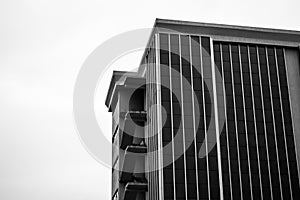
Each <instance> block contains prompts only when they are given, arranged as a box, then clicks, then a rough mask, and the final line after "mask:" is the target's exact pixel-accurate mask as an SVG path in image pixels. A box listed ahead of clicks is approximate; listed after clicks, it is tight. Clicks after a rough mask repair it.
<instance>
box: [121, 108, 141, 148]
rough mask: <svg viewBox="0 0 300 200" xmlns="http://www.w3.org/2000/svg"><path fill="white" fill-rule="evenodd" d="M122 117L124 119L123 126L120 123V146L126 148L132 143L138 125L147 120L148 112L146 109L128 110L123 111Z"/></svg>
mask: <svg viewBox="0 0 300 200" xmlns="http://www.w3.org/2000/svg"><path fill="white" fill-rule="evenodd" d="M120 118H123V119H124V123H123V126H121V124H120V128H119V131H120V136H121V138H120V148H121V149H126V147H127V146H128V145H131V144H132V141H133V137H136V136H135V129H136V126H137V125H142V124H144V123H145V122H146V121H147V113H146V112H145V111H128V112H121V113H120Z"/></svg>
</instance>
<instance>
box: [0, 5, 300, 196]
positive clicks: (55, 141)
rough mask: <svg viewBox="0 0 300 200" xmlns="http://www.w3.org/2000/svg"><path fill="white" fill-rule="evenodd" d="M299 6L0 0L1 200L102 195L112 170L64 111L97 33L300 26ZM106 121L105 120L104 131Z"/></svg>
mask: <svg viewBox="0 0 300 200" xmlns="http://www.w3.org/2000/svg"><path fill="white" fill-rule="evenodd" d="M299 5H300V3H299V0H285V1H284V0H281V1H277V0H268V1H262V0H252V1H242V0H234V1H224V0H223V1H221V0H219V1H214V0H211V1H200V0H198V1H196V0H193V1H191V0H184V1H175V0H172V1H162V0H160V1H158V0H152V1H141V0H132V1H114V0H111V1H105V2H104V1H93V0H85V1H78V0H73V1H66V0H60V1H54V0H51V1H50V0H28V1H24V0H22V1H21V0H2V1H0V95H1V96H0V136H1V138H0V199H3V200H21V199H22V200H27V199H28V200H29V199H30V200H41V199H42V200H50V199H51V200H53V199H56V200H96V199H98V200H99V199H110V182H111V180H110V173H111V170H110V169H108V168H105V167H103V166H101V165H100V164H99V163H97V162H96V161H95V160H94V159H93V158H92V157H91V156H90V155H89V154H88V153H87V151H86V150H85V149H84V147H83V146H82V145H81V143H80V140H79V138H78V136H77V133H76V131H75V126H74V122H73V116H72V95H73V86H74V83H75V79H76V75H77V73H78V71H79V69H80V67H81V65H82V63H83V62H84V60H85V59H86V58H87V56H88V55H89V54H90V53H91V52H92V51H93V50H94V49H95V48H96V47H97V46H98V45H100V44H101V43H102V42H104V41H105V40H107V39H109V38H110V37H112V36H114V35H117V34H120V33H122V32H124V31H129V30H132V29H136V28H150V27H152V26H153V23H154V20H155V18H168V19H178V20H190V21H200V22H213V23H224V24H236V25H247V26H261V27H271V28H283V29H296V30H300V20H299V19H300V12H299ZM140 55H141V53H136V54H134V55H131V56H129V57H128V58H124V59H123V62H120V61H119V62H118V63H117V64H115V69H123V68H122V67H123V66H126V67H133V68H134V67H137V65H138V63H139V62H140ZM100 67H101V66H100ZM120 67H121V68H120ZM104 88H107V86H104ZM105 91H106V89H105ZM105 95H106V94H105V93H100V96H105ZM100 99H101V98H100ZM98 103H99V102H98ZM100 105H102V107H101V106H100V110H99V112H98V113H97V114H98V115H99V116H98V117H99V119H106V120H105V121H104V122H103V121H101V122H99V123H101V124H109V122H110V114H106V113H105V112H103V110H105V107H104V102H100ZM110 128H111V126H110V125H106V126H105V127H104V129H105V130H107V133H108V136H109V135H110ZM108 151H110V150H108Z"/></svg>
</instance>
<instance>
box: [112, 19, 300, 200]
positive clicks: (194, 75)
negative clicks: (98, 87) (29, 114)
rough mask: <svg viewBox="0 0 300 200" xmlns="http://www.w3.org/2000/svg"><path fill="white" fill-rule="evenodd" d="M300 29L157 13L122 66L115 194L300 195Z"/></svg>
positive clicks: (115, 93)
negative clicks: (132, 65) (134, 66)
mask: <svg viewBox="0 0 300 200" xmlns="http://www.w3.org/2000/svg"><path fill="white" fill-rule="evenodd" d="M299 45H300V32H297V31H287V30H276V29H265V28H252V27H241V26H230V25H217V24H204V23H197V22H184V21H173V20H163V19H157V20H156V22H155V25H154V28H153V32H152V34H151V36H150V39H149V42H148V44H147V47H146V48H145V53H144V55H143V57H142V60H141V65H140V67H139V70H138V71H137V72H114V74H113V77H112V81H111V83H110V88H109V92H108V95H107V99H106V105H107V106H108V108H109V111H111V112H112V115H113V127H112V129H113V135H112V137H113V144H114V145H113V146H114V148H113V166H114V169H113V170H112V180H113V181H112V199H120V200H121V199H122V200H123V199H147V200H163V199H164V200H171V199H178V200H187V199H189V200H190V199H197V200H198V199H211V200H213V199H251V200H254V199H284V200H286V199H294V200H296V199H300V186H299V185H300V184H299V174H300V173H299V161H300V65H299V61H300V57H299V52H300V49H299Z"/></svg>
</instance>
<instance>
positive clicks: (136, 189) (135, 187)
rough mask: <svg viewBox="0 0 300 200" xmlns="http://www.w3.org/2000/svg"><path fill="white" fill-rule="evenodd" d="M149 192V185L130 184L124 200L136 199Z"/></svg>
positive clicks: (126, 189)
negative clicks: (138, 195)
mask: <svg viewBox="0 0 300 200" xmlns="http://www.w3.org/2000/svg"><path fill="white" fill-rule="evenodd" d="M147 191H148V184H147V183H142V182H129V183H127V184H126V186H125V194H124V200H132V199H136V196H137V194H138V193H143V192H147Z"/></svg>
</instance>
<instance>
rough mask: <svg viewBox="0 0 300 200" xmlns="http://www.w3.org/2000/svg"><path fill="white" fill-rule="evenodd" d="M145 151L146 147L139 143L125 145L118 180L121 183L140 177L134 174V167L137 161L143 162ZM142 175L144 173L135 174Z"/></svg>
mask: <svg viewBox="0 0 300 200" xmlns="http://www.w3.org/2000/svg"><path fill="white" fill-rule="evenodd" d="M146 153H147V147H146V146H141V145H130V146H127V147H126V150H125V155H124V161H123V165H122V167H121V170H120V178H119V181H120V182H121V183H127V182H130V181H133V180H134V179H139V178H140V177H135V176H134V169H135V168H136V165H137V164H138V162H144V158H145V154H146ZM136 175H139V176H141V175H142V176H144V174H141V173H140V174H136Z"/></svg>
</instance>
